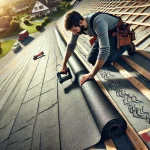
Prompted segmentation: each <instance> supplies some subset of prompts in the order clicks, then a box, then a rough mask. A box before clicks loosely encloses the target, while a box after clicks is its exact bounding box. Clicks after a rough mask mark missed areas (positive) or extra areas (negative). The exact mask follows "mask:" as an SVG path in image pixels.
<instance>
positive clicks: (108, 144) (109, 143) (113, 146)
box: [104, 139, 117, 150]
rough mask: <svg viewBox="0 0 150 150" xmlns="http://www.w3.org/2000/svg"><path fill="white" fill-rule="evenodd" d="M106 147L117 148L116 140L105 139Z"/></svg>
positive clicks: (112, 149)
mask: <svg viewBox="0 0 150 150" xmlns="http://www.w3.org/2000/svg"><path fill="white" fill-rule="evenodd" d="M104 144H105V147H106V149H107V150H117V148H116V146H115V144H114V142H113V141H112V139H109V140H106V141H104Z"/></svg>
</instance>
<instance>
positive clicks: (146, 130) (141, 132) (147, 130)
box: [138, 128, 150, 135]
mask: <svg viewBox="0 0 150 150" xmlns="http://www.w3.org/2000/svg"><path fill="white" fill-rule="evenodd" d="M149 131H150V128H148V129H145V130H142V131H139V132H138V134H139V135H141V134H143V133H146V132H149Z"/></svg>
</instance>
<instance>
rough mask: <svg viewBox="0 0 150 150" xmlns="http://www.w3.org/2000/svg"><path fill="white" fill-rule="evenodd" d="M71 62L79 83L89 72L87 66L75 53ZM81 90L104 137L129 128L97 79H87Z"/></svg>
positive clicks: (116, 134)
mask: <svg viewBox="0 0 150 150" xmlns="http://www.w3.org/2000/svg"><path fill="white" fill-rule="evenodd" d="M69 64H70V66H71V68H72V70H73V72H74V73H75V75H76V77H77V79H78V83H79V82H80V79H81V77H82V75H84V74H86V73H87V70H86V68H85V67H84V66H83V64H82V63H81V62H80V60H79V59H78V58H77V57H76V56H75V55H74V56H73V57H72V58H71V59H70V61H69ZM81 90H82V93H83V95H84V97H85V100H86V102H87V105H88V107H89V109H90V111H91V113H92V115H93V118H94V119H95V122H96V124H97V126H98V129H99V131H100V133H101V134H102V138H103V139H109V138H114V137H117V136H120V135H121V134H123V133H124V132H125V130H126V128H127V124H126V122H125V120H124V119H123V118H122V116H121V115H120V114H119V113H118V112H117V110H116V109H115V108H114V106H113V105H112V104H111V103H110V101H109V100H108V98H107V97H106V96H105V94H104V93H103V92H102V90H101V89H100V87H99V86H98V84H97V83H96V81H94V80H88V81H86V82H85V83H84V84H83V85H82V87H81Z"/></svg>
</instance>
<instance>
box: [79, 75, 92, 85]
mask: <svg viewBox="0 0 150 150" xmlns="http://www.w3.org/2000/svg"><path fill="white" fill-rule="evenodd" d="M92 78H94V75H93V74H91V73H88V74H85V75H83V76H82V78H81V80H80V86H82V84H83V83H84V82H85V81H87V80H89V79H92Z"/></svg>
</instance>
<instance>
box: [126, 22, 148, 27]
mask: <svg viewBox="0 0 150 150" xmlns="http://www.w3.org/2000/svg"><path fill="white" fill-rule="evenodd" d="M126 22H127V23H129V24H137V25H141V26H147V27H150V24H149V23H142V22H135V21H134V22H133V21H126Z"/></svg>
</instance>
